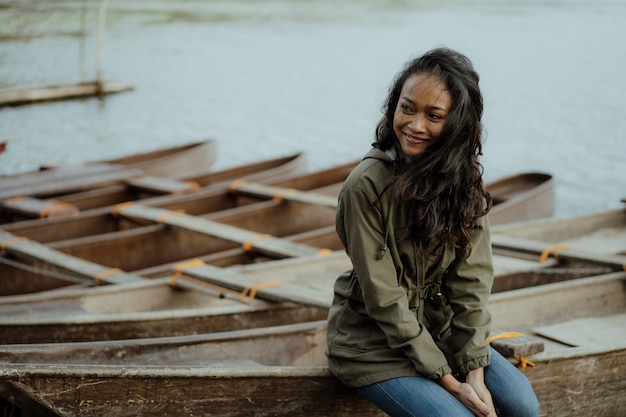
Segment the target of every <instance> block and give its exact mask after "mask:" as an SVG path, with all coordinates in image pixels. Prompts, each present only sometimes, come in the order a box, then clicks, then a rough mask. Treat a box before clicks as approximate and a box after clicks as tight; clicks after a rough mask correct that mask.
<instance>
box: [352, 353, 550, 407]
mask: <svg viewBox="0 0 626 417" xmlns="http://www.w3.org/2000/svg"><path fill="white" fill-rule="evenodd" d="M485 385H486V386H487V388H488V389H489V391H490V392H491V397H492V398H493V403H494V405H495V407H496V413H497V414H498V417H537V416H538V415H539V403H538V401H537V397H536V396H535V392H534V391H533V389H532V387H531V386H530V383H529V382H528V379H526V376H525V375H524V374H523V373H522V372H521V371H519V370H518V369H517V368H516V367H515V366H513V365H512V364H511V363H510V362H509V361H508V360H507V359H506V358H504V357H503V356H502V355H500V354H499V353H497V352H496V351H495V350H493V349H491V364H490V365H489V366H487V367H485ZM358 391H359V392H360V393H361V395H363V396H364V397H365V398H367V399H368V400H369V401H371V402H373V403H374V404H375V405H376V406H377V407H378V408H380V409H381V410H383V411H384V412H385V413H387V414H389V415H390V416H391V417H474V414H473V413H472V412H471V411H470V410H469V409H468V408H467V407H465V405H463V403H461V402H460V401H459V400H457V399H456V398H454V397H453V396H452V394H450V393H449V392H448V391H446V390H445V389H444V388H443V387H441V386H440V385H439V384H438V383H437V382H436V381H433V380H431V379H428V378H424V377H402V378H394V379H390V380H388V381H383V382H378V383H376V384H372V385H368V386H366V387H362V388H359V389H358Z"/></svg>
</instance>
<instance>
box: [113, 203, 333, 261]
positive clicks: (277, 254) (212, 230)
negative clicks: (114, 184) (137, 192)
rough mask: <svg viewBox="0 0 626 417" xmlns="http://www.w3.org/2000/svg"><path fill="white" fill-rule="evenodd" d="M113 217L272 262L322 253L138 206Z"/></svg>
mask: <svg viewBox="0 0 626 417" xmlns="http://www.w3.org/2000/svg"><path fill="white" fill-rule="evenodd" d="M114 214H115V215H120V216H124V217H127V218H130V219H141V220H148V221H150V222H153V223H157V224H165V225H168V226H170V227H177V228H180V229H183V230H187V231H191V232H194V233H199V234H203V235H205V236H210V237H213V238H217V239H222V240H225V241H227V242H231V243H236V244H240V245H242V246H243V247H244V249H246V250H250V251H254V252H257V253H261V254H264V255H268V256H271V257H274V258H288V257H296V256H303V255H315V254H316V253H319V252H320V251H321V249H319V248H314V247H311V246H308V245H304V244H301V243H294V242H290V241H288V240H285V239H280V238H276V237H273V236H270V235H264V234H259V233H255V232H251V231H249V230H245V229H241V228H238V227H234V226H230V225H226V224H222V223H219V222H215V221H211V220H208V219H204V218H200V217H196V216H190V215H187V214H185V213H183V212H176V211H171V210H164V209H160V208H156V207H148V206H143V205H141V204H128V205H122V206H118V209H117V210H116V211H115V213H114Z"/></svg>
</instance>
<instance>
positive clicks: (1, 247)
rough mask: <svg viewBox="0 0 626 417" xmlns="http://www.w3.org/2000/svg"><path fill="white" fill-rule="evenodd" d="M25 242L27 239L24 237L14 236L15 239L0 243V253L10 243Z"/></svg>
mask: <svg viewBox="0 0 626 417" xmlns="http://www.w3.org/2000/svg"><path fill="white" fill-rule="evenodd" d="M27 240H28V238H27V237H24V236H15V237H12V238H9V239H7V240H5V241H3V242H0V251H2V252H4V251H5V250H6V248H7V246H9V245H10V244H11V243H17V242H25V241H27Z"/></svg>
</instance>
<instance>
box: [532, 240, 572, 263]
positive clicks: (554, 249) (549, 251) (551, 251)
mask: <svg viewBox="0 0 626 417" xmlns="http://www.w3.org/2000/svg"><path fill="white" fill-rule="evenodd" d="M567 249H569V246H568V245H559V244H557V245H552V246H548V247H547V248H546V249H545V250H544V251H543V252H541V256H539V262H545V261H546V259H548V257H549V256H550V255H553V256H554V259H559V252H561V251H564V250H567Z"/></svg>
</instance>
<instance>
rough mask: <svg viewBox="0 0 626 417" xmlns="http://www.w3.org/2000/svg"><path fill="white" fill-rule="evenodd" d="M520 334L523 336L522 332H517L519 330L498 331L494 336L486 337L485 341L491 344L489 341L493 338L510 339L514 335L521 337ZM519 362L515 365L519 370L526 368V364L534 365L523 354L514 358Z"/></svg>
mask: <svg viewBox="0 0 626 417" xmlns="http://www.w3.org/2000/svg"><path fill="white" fill-rule="evenodd" d="M521 336H525V335H524V333H519V332H504V333H500V334H497V335H494V336H490V337H488V338H487V343H489V344H491V342H493V341H494V340H500V339H512V338H514V337H521ZM515 359H516V360H517V361H518V362H519V363H518V364H517V367H518V368H519V369H521V370H524V369H526V365H528V366H536V365H535V363H534V362H531V361H529V360H528V359H526V358H525V357H523V356H519V357H517V358H515Z"/></svg>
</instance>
